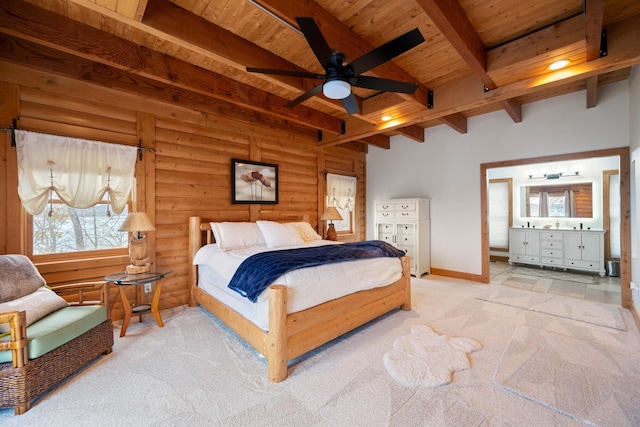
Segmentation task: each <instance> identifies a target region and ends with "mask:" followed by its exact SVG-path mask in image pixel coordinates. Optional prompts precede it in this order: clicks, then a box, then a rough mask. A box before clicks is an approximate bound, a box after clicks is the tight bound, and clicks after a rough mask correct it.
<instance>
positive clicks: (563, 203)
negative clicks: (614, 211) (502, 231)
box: [520, 182, 593, 218]
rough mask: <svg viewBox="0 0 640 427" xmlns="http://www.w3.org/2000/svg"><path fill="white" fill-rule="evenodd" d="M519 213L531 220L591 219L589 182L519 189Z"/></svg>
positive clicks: (591, 198) (591, 196)
mask: <svg viewBox="0 0 640 427" xmlns="http://www.w3.org/2000/svg"><path fill="white" fill-rule="evenodd" d="M520 203H521V206H520V212H521V214H524V216H525V217H532V218H593V188H592V183H591V182H580V183H567V184H555V183H554V184H542V185H526V186H522V187H520Z"/></svg>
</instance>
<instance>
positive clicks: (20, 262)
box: [0, 255, 113, 415]
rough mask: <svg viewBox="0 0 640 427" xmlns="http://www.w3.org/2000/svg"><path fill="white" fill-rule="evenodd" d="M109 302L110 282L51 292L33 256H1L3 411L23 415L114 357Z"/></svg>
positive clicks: (0, 374) (0, 404)
mask: <svg viewBox="0 0 640 427" xmlns="http://www.w3.org/2000/svg"><path fill="white" fill-rule="evenodd" d="M61 295H62V296H67V295H73V296H71V297H70V299H71V300H72V301H73V302H71V303H69V302H67V301H66V300H65V299H64V298H62V296H61ZM89 297H91V298H92V300H89V299H88V298H89ZM108 304H109V285H108V283H107V282H91V283H75V284H69V285H62V286H59V287H56V288H55V289H54V290H53V291H52V290H51V289H49V288H48V287H47V286H46V283H45V281H44V279H43V278H42V276H41V275H40V273H39V272H38V270H37V269H36V267H35V266H34V265H33V263H32V262H31V260H30V259H29V258H27V257H26V256H23V255H0V407H13V408H14V410H15V414H16V415H19V414H23V413H24V412H26V411H28V410H29V408H30V407H31V403H32V402H33V401H34V400H35V399H36V398H37V397H39V396H40V395H42V394H43V393H45V392H47V391H48V390H49V389H50V388H52V387H53V386H55V385H56V384H57V383H58V382H60V381H61V380H63V379H65V378H66V377H68V376H69V375H71V374H73V373H75V372H77V371H78V370H79V369H80V368H82V367H83V366H84V365H86V364H87V363H88V362H89V361H91V360H93V359H94V358H96V357H98V356H100V355H101V354H109V353H111V348H112V346H113V329H112V326H111V319H110V314H109V306H108Z"/></svg>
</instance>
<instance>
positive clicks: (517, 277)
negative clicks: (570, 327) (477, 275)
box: [490, 261, 621, 305]
mask: <svg viewBox="0 0 640 427" xmlns="http://www.w3.org/2000/svg"><path fill="white" fill-rule="evenodd" d="M490 278H491V279H490V280H491V283H495V284H501V285H504V286H511V287H514V288H520V289H528V290H532V291H536V292H543V293H550V294H556V295H563V296H568V297H573V298H580V299H584V300H588V301H595V302H600V303H606V304H615V305H620V303H621V302H620V301H621V299H620V278H619V277H609V276H605V277H600V276H599V275H597V274H591V273H581V272H577V271H571V272H564V271H563V270H558V269H553V268H546V267H545V268H540V267H533V266H524V265H509V263H507V262H501V261H495V262H494V261H492V262H491V266H490Z"/></svg>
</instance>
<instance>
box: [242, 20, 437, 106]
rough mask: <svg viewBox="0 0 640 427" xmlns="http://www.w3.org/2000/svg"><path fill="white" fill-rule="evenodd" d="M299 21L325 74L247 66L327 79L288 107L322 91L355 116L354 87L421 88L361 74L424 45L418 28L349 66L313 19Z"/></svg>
mask: <svg viewBox="0 0 640 427" xmlns="http://www.w3.org/2000/svg"><path fill="white" fill-rule="evenodd" d="M296 21H297V22H298V26H299V27H300V31H302V34H303V35H304V37H305V38H306V39H307V43H309V46H310V47H311V50H313V53H314V54H315V55H316V58H318V61H320V64H321V65H322V67H323V68H324V69H325V72H326V73H325V74H316V73H310V72H306V71H291V70H272V69H268V68H253V67H247V71H248V72H250V73H262V74H274V75H281V76H291V77H302V78H309V79H317V80H325V81H324V82H323V83H321V84H319V85H317V86H315V87H313V88H312V89H310V90H309V91H307V92H305V93H303V94H302V95H300V96H299V97H297V98H296V99H294V100H292V101H290V102H289V103H288V104H287V105H286V106H287V107H292V106H294V105H296V104H299V103H301V102H302V101H305V100H307V99H309V98H311V97H312V96H315V95H318V94H320V93H321V92H322V94H323V95H324V96H326V97H327V98H330V99H340V100H341V101H342V105H343V106H344V108H345V110H346V111H347V113H349V114H354V113H357V112H358V111H359V109H358V104H357V102H356V98H355V96H354V94H353V91H352V90H351V89H352V86H356V87H361V88H366V89H374V90H379V91H381V92H399V93H413V92H415V91H416V89H417V88H418V86H417V85H415V84H413V83H406V82H401V81H397V80H390V79H384V78H380V77H372V76H363V75H362V73H364V72H366V71H369V70H371V69H373V68H375V67H377V66H379V65H381V64H383V63H385V62H387V61H389V60H391V59H393V58H395V57H396V56H399V55H402V54H403V53H405V52H407V51H409V50H410V49H413V48H414V47H416V46H417V45H419V44H420V43H422V42H423V41H424V37H423V36H422V34H421V33H420V30H418V29H417V28H415V29H413V30H411V31H409V32H408V33H405V34H404V35H401V36H400V37H397V38H395V39H393V40H391V41H389V42H387V43H385V44H383V45H381V46H379V47H377V48H375V49H373V50H371V51H369V52H367V53H365V54H364V55H362V56H360V57H359V58H357V59H355V60H353V61H351V62H350V63H348V64H347V63H345V62H346V56H345V55H344V53H342V52H340V51H337V50H333V49H331V48H330V47H329V45H328V43H327V41H326V40H325V38H324V37H323V35H322V33H321V32H320V29H319V28H318V26H317V25H316V23H315V21H314V20H313V18H303V17H297V18H296Z"/></svg>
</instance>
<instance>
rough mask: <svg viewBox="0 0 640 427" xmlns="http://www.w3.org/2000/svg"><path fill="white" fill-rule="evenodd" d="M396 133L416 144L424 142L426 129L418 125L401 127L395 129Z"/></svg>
mask: <svg viewBox="0 0 640 427" xmlns="http://www.w3.org/2000/svg"><path fill="white" fill-rule="evenodd" d="M394 133H395V134H399V135H403V136H406V137H407V138H409V139H413V140H414V141H416V142H424V128H423V127H420V126H418V125H411V126H404V127H400V128H397V129H395V130H394Z"/></svg>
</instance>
